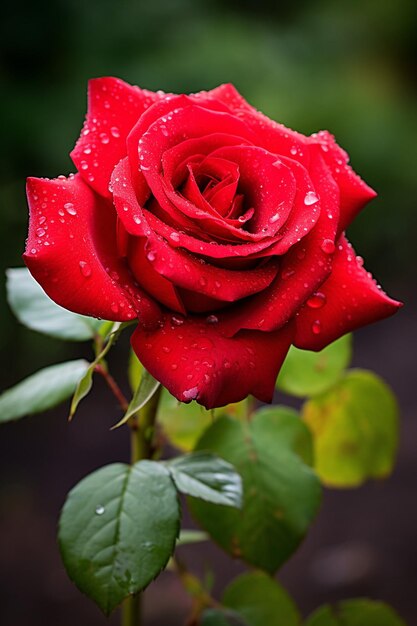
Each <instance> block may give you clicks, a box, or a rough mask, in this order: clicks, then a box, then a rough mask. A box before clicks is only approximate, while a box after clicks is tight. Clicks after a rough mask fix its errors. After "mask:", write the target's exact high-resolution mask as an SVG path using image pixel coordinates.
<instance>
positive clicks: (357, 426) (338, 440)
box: [302, 370, 398, 487]
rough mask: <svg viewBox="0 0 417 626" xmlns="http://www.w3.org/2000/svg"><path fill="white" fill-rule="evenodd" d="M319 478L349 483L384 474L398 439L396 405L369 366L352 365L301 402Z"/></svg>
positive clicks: (336, 483)
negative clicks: (334, 381)
mask: <svg viewBox="0 0 417 626" xmlns="http://www.w3.org/2000/svg"><path fill="white" fill-rule="evenodd" d="M302 414H303V418H304V420H305V422H306V424H307V425H308V426H309V428H310V430H311V432H312V434H313V440H314V450H315V466H316V471H317V473H318V475H319V476H320V478H321V480H322V482H323V483H325V484H326V485H329V486H333V487H354V486H356V485H360V484H362V483H363V482H364V481H365V480H367V479H368V478H383V477H384V476H387V475H388V474H389V473H390V472H391V470H392V467H393V464H394V460H395V453H396V450H397V445H398V407H397V403H396V400H395V398H394V395H393V394H392V392H391V390H390V389H389V387H388V386H387V385H386V384H385V383H384V382H383V381H382V380H381V379H380V378H378V377H377V376H376V375H375V374H373V373H372V372H366V371H361V370H352V371H350V372H348V373H347V374H346V376H345V377H344V378H343V379H342V380H341V381H340V382H339V383H338V384H337V385H336V386H335V387H333V388H332V389H330V390H329V391H328V392H327V393H326V394H323V395H322V396H318V397H317V398H313V399H311V400H309V401H308V402H306V404H305V405H304V407H303V411H302Z"/></svg>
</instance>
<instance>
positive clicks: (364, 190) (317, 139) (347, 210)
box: [310, 130, 377, 234]
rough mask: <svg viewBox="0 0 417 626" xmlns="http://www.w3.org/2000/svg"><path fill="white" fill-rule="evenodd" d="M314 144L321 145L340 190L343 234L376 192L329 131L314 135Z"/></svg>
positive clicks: (341, 230)
mask: <svg viewBox="0 0 417 626" xmlns="http://www.w3.org/2000/svg"><path fill="white" fill-rule="evenodd" d="M310 141H312V143H313V144H319V145H320V146H321V148H322V150H323V156H324V158H325V160H326V163H327V164H328V166H329V167H330V170H331V172H332V175H333V178H334V179H335V181H336V182H337V184H338V186H339V190H340V224H339V234H340V233H342V232H343V231H344V230H346V228H347V227H348V226H349V224H350V223H351V222H352V221H353V220H354V219H355V217H356V215H357V214H358V213H359V211H360V210H361V209H363V207H364V206H365V205H366V204H367V203H368V202H369V201H370V200H372V199H373V198H375V196H376V195H377V194H376V192H375V191H374V190H373V189H372V188H371V187H369V185H367V184H366V183H365V181H363V180H362V178H361V177H360V176H358V174H356V172H354V171H353V169H352V168H351V167H350V165H349V164H348V161H349V155H348V154H347V152H345V151H344V150H343V149H342V148H341V147H340V146H338V145H337V143H336V141H335V139H334V137H333V135H331V134H330V133H329V132H328V131H327V130H322V131H320V132H319V133H317V134H315V135H312V137H311V138H310Z"/></svg>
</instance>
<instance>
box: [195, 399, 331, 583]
mask: <svg viewBox="0 0 417 626" xmlns="http://www.w3.org/2000/svg"><path fill="white" fill-rule="evenodd" d="M308 439H309V433H308V430H307V429H306V427H305V426H304V424H303V423H302V422H301V421H300V419H299V418H298V415H297V413H295V412H294V411H292V410H291V409H287V408H284V407H275V408H274V409H269V410H267V411H260V412H259V413H256V414H255V415H254V416H253V418H252V420H251V421H250V422H245V423H244V422H238V421H236V420H232V419H230V418H227V417H224V418H220V419H218V420H217V421H216V422H215V423H214V424H213V425H212V426H211V427H210V428H209V429H208V430H207V431H206V433H205V434H204V435H203V437H202V438H201V439H200V441H199V443H198V446H197V448H198V449H199V450H208V451H211V452H213V453H215V454H218V455H219V456H221V457H223V458H224V459H226V460H227V461H229V462H230V463H232V464H233V465H234V466H235V468H236V470H237V471H238V473H239V474H240V475H241V477H242V480H243V493H244V499H243V507H242V510H241V511H238V510H236V509H231V508H226V507H224V508H223V507H222V508H221V509H219V507H218V506H217V507H216V506H213V505H211V504H209V503H206V502H203V501H201V500H194V499H190V506H191V510H192V513H193V514H194V516H195V518H196V519H197V521H198V522H199V524H200V525H201V526H202V527H203V528H204V529H205V530H207V531H208V532H209V534H210V535H211V537H212V538H213V539H214V540H215V541H216V542H217V543H218V544H219V545H220V546H221V547H222V548H224V549H225V550H226V551H227V552H229V553H230V554H232V555H233V556H236V557H240V558H242V559H243V560H245V561H247V562H248V563H250V564H252V565H255V566H258V567H260V568H262V569H264V570H266V571H268V572H270V573H273V572H275V571H276V569H277V568H278V567H279V566H280V565H282V563H284V561H285V560H286V559H287V558H288V557H289V556H290V555H291V553H292V552H293V551H294V550H295V549H296V547H297V546H298V544H299V543H300V541H301V539H302V538H303V536H304V534H305V532H306V531H307V529H308V526H309V524H310V523H311V521H312V519H313V518H314V515H315V513H316V511H317V508H318V505H319V503H320V492H321V490H320V484H319V481H318V479H317V477H316V476H315V474H314V473H313V471H312V470H311V469H310V467H308V465H307V464H306V463H305V461H304V460H303V457H304V459H306V460H310V447H311V446H310V444H309V443H307V442H308Z"/></svg>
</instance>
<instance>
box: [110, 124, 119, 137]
mask: <svg viewBox="0 0 417 626" xmlns="http://www.w3.org/2000/svg"><path fill="white" fill-rule="evenodd" d="M110 132H111V134H112V136H113V137H115V138H116V139H117V138H118V137H120V131H119V129H118V128H117V126H112V127H111V128H110Z"/></svg>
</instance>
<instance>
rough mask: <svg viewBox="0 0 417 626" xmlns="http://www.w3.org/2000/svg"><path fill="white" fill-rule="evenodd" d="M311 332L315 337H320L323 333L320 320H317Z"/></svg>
mask: <svg viewBox="0 0 417 626" xmlns="http://www.w3.org/2000/svg"><path fill="white" fill-rule="evenodd" d="M311 330H312V331H313V333H314V334H315V335H319V334H320V333H321V322H320V320H315V321H314V322H313V323H312V325H311Z"/></svg>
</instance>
